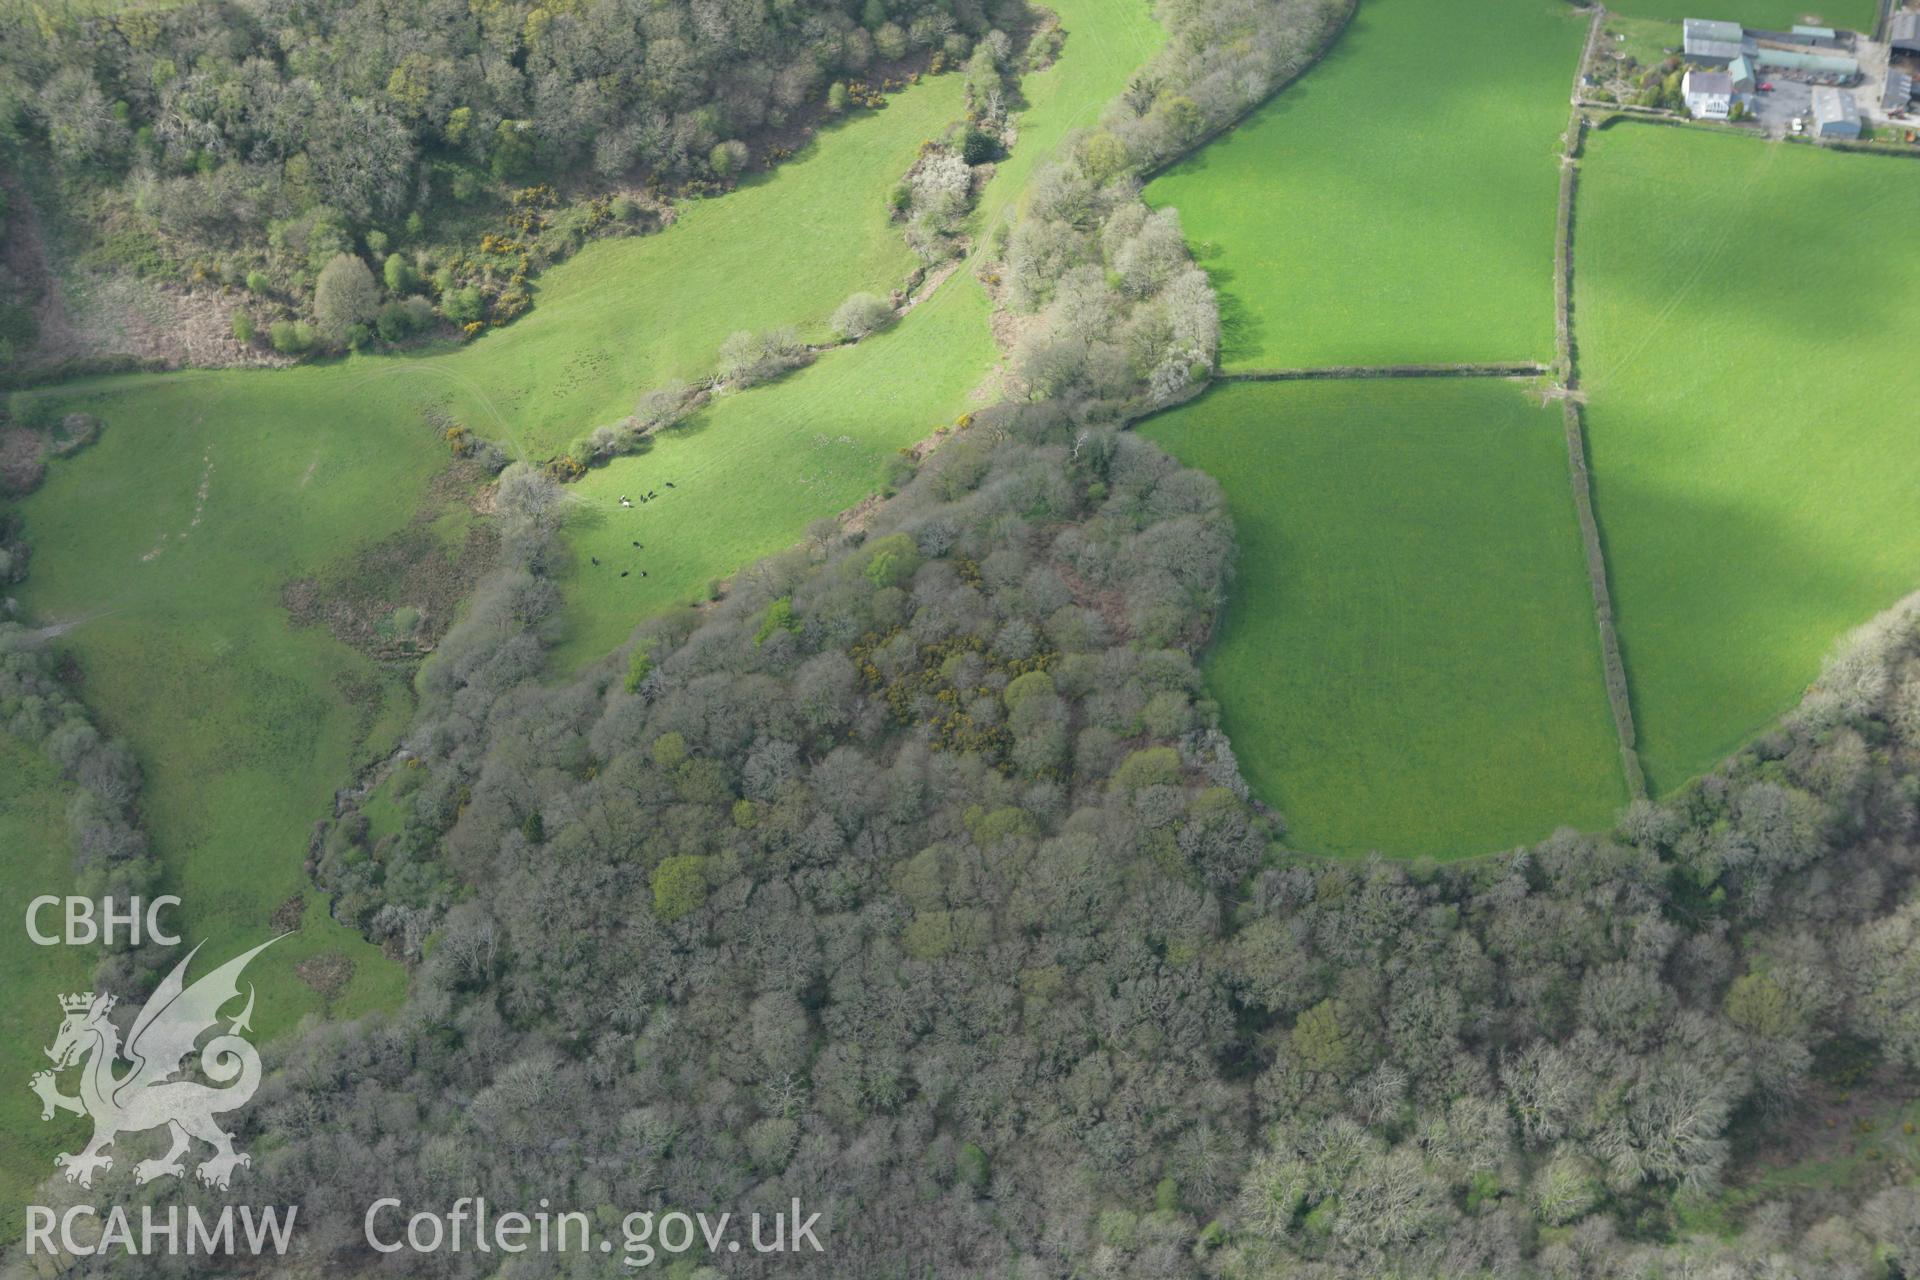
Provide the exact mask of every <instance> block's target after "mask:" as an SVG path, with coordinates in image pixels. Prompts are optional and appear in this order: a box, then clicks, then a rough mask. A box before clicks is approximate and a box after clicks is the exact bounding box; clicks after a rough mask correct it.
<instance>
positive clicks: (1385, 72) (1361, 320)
mask: <svg viewBox="0 0 1920 1280" xmlns="http://www.w3.org/2000/svg"><path fill="white" fill-rule="evenodd" d="M1585 36H1586V21H1585V19H1584V17H1583V16H1582V15H1580V14H1578V13H1576V12H1575V11H1574V10H1573V9H1572V8H1570V7H1569V6H1568V5H1566V4H1565V3H1563V0H1482V2H1481V3H1476V4H1470V5H1469V4H1451V5H1440V4H1431V3H1426V2H1425V0H1365V2H1364V3H1362V4H1361V5H1360V9H1359V12H1358V13H1357V14H1356V16H1355V17H1354V20H1353V23H1352V25H1351V26H1350V27H1349V28H1348V30H1347V32H1346V34H1345V35H1344V36H1342V37H1341V39H1340V41H1339V42H1338V43H1337V44H1336V45H1335V46H1334V47H1333V49H1332V50H1330V51H1329V53H1328V55H1327V57H1326V58H1325V59H1324V60H1323V61H1322V62H1321V63H1320V64H1319V65H1318V66H1316V67H1315V68H1314V69H1313V70H1312V71H1310V72H1308V73H1307V75H1306V76H1304V77H1303V78H1302V79H1301V80H1300V81H1299V82H1298V83H1297V84H1295V85H1293V86H1292V87H1291V88H1289V89H1287V90H1286V91H1285V92H1283V93H1281V94H1280V95H1278V96H1277V97H1275V98H1274V99H1273V100H1272V101H1270V102H1269V103H1267V104H1266V105H1265V106H1264V107H1262V108H1261V109H1260V110H1259V111H1258V112H1256V113H1255V114H1254V115H1253V116H1251V117H1250V118H1248V120H1247V121H1246V122H1244V123H1243V124H1242V125H1241V126H1240V127H1239V128H1238V129H1236V130H1235V131H1233V132H1231V133H1229V134H1227V135H1225V136H1224V137H1222V138H1221V139H1220V140H1218V141H1216V142H1214V143H1212V144H1211V145H1209V146H1208V147H1206V148H1205V149H1204V150H1202V151H1201V152H1200V153H1198V154H1197V155H1196V156H1194V157H1193V158H1192V159H1190V160H1188V161H1186V162H1184V163H1182V164H1180V165H1178V166H1176V167H1175V168H1173V169H1171V170H1169V171H1168V172H1167V173H1166V174H1165V175H1163V176H1162V177H1160V178H1159V179H1157V180H1156V181H1154V182H1153V183H1152V184H1150V185H1149V186H1148V188H1147V199H1148V200H1149V202H1151V203H1152V204H1154V205H1156V206H1161V205H1174V206H1177V207H1178V208H1179V210H1180V213H1181V216H1182V219H1183V221H1184V225H1185V227H1186V232H1187V238H1188V240H1189V242H1191V243H1192V244H1193V245H1194V247H1195V250H1196V252H1197V254H1198V256H1199V257H1200V259H1201V261H1202V263H1203V265H1205V266H1206V267H1207V268H1208V269H1209V271H1210V272H1211V273H1212V274H1213V277H1214V280H1215V283H1216V285H1217V286H1218V287H1219V289H1220V292H1221V302H1222V313H1223V319H1224V321H1225V322H1226V341H1225V345H1224V349H1223V351H1222V361H1223V363H1224V364H1225V365H1226V366H1227V367H1228V368H1230V369H1247V368H1289V367H1316V366H1322V367H1323V366H1329V365H1367V364H1404V363H1436V362H1451V361H1499V360H1526V359H1546V358H1549V357H1551V355H1552V353H1553V227H1554V209H1555V203H1556V200H1557V191H1558V182H1559V176H1558V169H1557V167H1556V157H1557V153H1558V148H1559V144H1560V136H1561V133H1562V131H1563V130H1564V128H1565V126H1566V121H1567V112H1568V94H1569V92H1570V90H1571V88H1572V83H1573V74H1574V68H1575V65H1576V64H1577V63H1578V62H1579V55H1580V49H1581V47H1582V42H1583V41H1584V39H1585Z"/></svg>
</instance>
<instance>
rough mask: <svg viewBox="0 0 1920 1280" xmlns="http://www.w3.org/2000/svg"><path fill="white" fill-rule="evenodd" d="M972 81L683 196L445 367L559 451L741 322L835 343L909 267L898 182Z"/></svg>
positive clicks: (943, 81)
mask: <svg viewBox="0 0 1920 1280" xmlns="http://www.w3.org/2000/svg"><path fill="white" fill-rule="evenodd" d="M961 88H962V86H961V78H960V77H959V76H957V75H947V76H935V77H932V78H929V79H927V80H924V81H922V82H921V83H920V84H919V85H918V86H916V87H914V88H912V89H910V90H908V91H907V92H905V93H900V94H896V95H894V96H893V97H892V98H891V99H889V100H888V103H887V105H886V107H885V108H884V109H883V110H881V111H878V112H859V113H856V114H855V115H854V116H852V117H851V118H849V119H846V120H844V121H842V122H840V123H838V124H833V125H829V126H828V127H826V128H823V129H822V130H821V131H820V133H819V135H818V136H817V137H816V138H815V140H814V141H813V142H812V143H811V144H810V145H809V146H808V147H807V148H806V150H805V151H803V152H802V153H801V155H800V156H798V157H796V158H795V159H794V160H792V161H788V162H787V163H784V164H781V165H779V166H777V167H776V168H774V169H773V170H771V171H769V172H766V173H763V174H760V175H757V176H755V177H754V178H752V179H751V180H749V181H748V182H746V183H745V184H744V185H743V186H742V187H741V189H740V190H738V191H736V192H734V193H732V194H730V195H727V196H723V197H720V198H718V199H711V200H695V201H691V202H689V203H687V204H685V205H683V206H682V207H681V209H680V216H679V218H678V219H677V220H676V221H675V222H674V224H673V225H672V226H670V227H668V228H667V229H666V230H665V231H663V232H661V233H659V234H658V235H651V236H642V237H638V238H633V239H617V240H599V241H595V242H594V243H592V244H590V245H588V246H587V247H586V248H585V249H583V250H581V251H580V253H578V254H577V255H575V256H574V257H573V258H572V259H571V260H569V261H567V262H564V263H561V264H560V265H559V266H557V267H555V268H553V269H552V270H551V271H548V272H547V273H546V274H545V275H543V276H542V277H541V278H540V280H539V282H538V287H537V289H536V291H535V306H534V309H533V310H532V311H531V312H530V313H529V314H527V315H526V316H524V317H522V318H521V319H519V320H517V321H515V322H514V323H513V325H512V326H510V327H509V328H507V329H504V330H500V331H497V332H494V333H490V334H488V335H486V336H485V337H483V338H482V339H481V340H480V341H478V342H476V343H474V344H473V345H472V346H470V347H468V348H467V349H465V350H463V351H461V352H459V353H458V354H455V355H451V356H442V357H439V358H438V359H437V360H436V363H438V364H441V365H443V366H444V368H445V370H446V373H447V376H449V377H457V378H463V379H466V380H468V381H470V382H471V383H472V385H473V386H474V387H475V388H476V390H477V391H478V392H479V393H480V394H482V395H484V396H485V397H486V399H487V401H488V402H489V404H490V405H491V406H492V408H493V410H494V411H495V412H496V413H497V414H498V415H499V416H500V418H501V419H502V420H503V421H504V422H505V423H507V424H509V430H510V431H511V433H512V435H513V436H514V438H515V439H516V440H518V441H519V442H520V443H521V445H522V446H523V447H524V448H525V449H526V450H527V452H528V453H530V454H532V455H533V456H535V457H547V456H550V455H552V454H554V453H557V452H559V451H560V450H562V449H564V448H565V447H566V445H567V443H568V442H569V441H570V440H572V439H573V438H574V437H576V436H579V435H582V434H584V433H585V432H587V431H588V430H590V429H592V428H593V427H595V426H599V425H601V424H603V423H609V422H613V421H616V420H618V419H619V418H621V417H623V416H625V415H626V414H627V413H629V412H630V411H631V410H632V409H633V404H634V401H635V400H637V399H638V398H639V396H640V395H641V393H643V392H646V391H649V390H652V389H653V388H655V387H658V386H661V385H664V384H666V383H668V382H671V381H675V380H688V381H690V380H692V379H695V378H701V377H705V376H706V375H708V374H710V373H712V372H713V368H714V357H715V355H716V353H717V352H718V351H719V348H720V344H721V343H722V342H723V341H725V340H726V337H727V335H728V334H730V333H733V332H734V331H735V330H739V329H750V330H753V331H755V332H760V331H763V330H766V329H771V328H775V327H778V326H781V325H792V326H794V327H796V328H797V329H798V330H799V331H800V334H801V336H802V337H803V338H806V339H807V340H809V341H815V342H819V341H825V340H827V338H828V332H827V321H828V319H829V318H830V317H831V316H832V314H833V311H834V308H835V307H838V306H839V305H840V304H841V303H842V302H844V301H845V300H846V298H847V295H848V294H851V293H856V292H860V291H862V290H864V291H867V292H871V293H877V294H879V295H881V296H882V297H884V296H885V295H886V294H887V293H888V291H889V290H892V289H894V288H897V287H898V286H899V285H900V284H901V283H902V282H903V281H904V280H905V279H906V276H907V273H908V272H909V271H910V270H911V269H912V267H913V264H914V257H913V254H912V252H911V251H910V250H909V249H908V248H907V245H906V240H905V239H904V237H903V236H902V234H901V228H900V226H899V225H898V224H897V223H894V222H892V221H891V220H890V217H889V213H890V211H889V209H888V206H887V192H888V191H889V190H890V189H891V188H892V187H893V185H894V184H895V183H896V182H898V181H899V180H900V178H901V176H902V175H903V174H905V173H906V171H907V170H908V169H909V168H910V167H912V165H913V162H914V158H915V157H916V156H917V155H918V154H919V150H920V144H921V143H922V142H923V141H926V140H927V139H930V138H937V137H939V136H940V134H941V133H942V132H943V131H944V130H945V129H946V127H947V126H948V125H949V124H951V123H952V122H953V121H954V120H956V119H958V118H959V117H960V114H961ZM474 425H475V427H476V429H479V430H482V431H484V430H485V429H486V428H484V427H482V426H481V424H478V423H476V424H474Z"/></svg>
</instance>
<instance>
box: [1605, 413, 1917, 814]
mask: <svg viewBox="0 0 1920 1280" xmlns="http://www.w3.org/2000/svg"><path fill="white" fill-rule="evenodd" d="M1596 430H1597V431H1600V432H1604V431H1605V430H1606V427H1605V420H1604V417H1603V418H1602V419H1601V423H1600V425H1599V426H1598V427H1596V426H1595V425H1594V424H1593V421H1592V419H1591V418H1589V423H1588V431H1589V434H1590V435H1591V434H1592V433H1593V432H1595V431H1596ZM1590 475H1591V483H1592V485H1593V504H1594V518H1595V523H1596V524H1597V525H1598V526H1599V531H1600V544H1601V547H1602V550H1603V553H1604V555H1605V557H1606V561H1607V577H1608V580H1609V585H1610V586H1611V588H1612V593H1613V606H1614V620H1615V625H1616V627H1617V629H1618V633H1619V639H1620V660H1621V665H1622V667H1623V668H1624V669H1625V671H1626V678H1627V694H1628V701H1629V705H1630V706H1631V707H1632V710H1633V721H1634V727H1635V729H1636V731H1637V736H1638V738H1639V746H1640V754H1641V761H1642V766H1643V768H1644V769H1645V772H1646V778H1647V790H1648V792H1649V793H1650V794H1651V795H1654V796H1661V795H1666V794H1669V793H1670V792H1672V791H1673V790H1675V789H1676V788H1678V787H1680V786H1682V785H1684V784H1685V783H1686V782H1687V781H1688V780H1689V779H1691V778H1693V777H1696V776H1698V775H1699V774H1701V773H1704V772H1706V771H1708V770H1710V769H1712V768H1714V767H1715V766H1716V765H1717V764H1718V763H1719V762H1720V761H1721V760H1722V759H1724V758H1725V757H1726V756H1728V755H1730V754H1732V753H1733V752H1735V751H1737V750H1739V749H1740V748H1741V746H1742V745H1743V744H1744V743H1746V742H1747V741H1749V740H1750V739H1752V738H1753V737H1754V736H1755V735H1757V734H1760V733H1763V732H1764V731H1765V730H1766V728H1767V726H1768V725H1769V724H1771V723H1772V722H1773V721H1774V719H1775V718H1777V717H1778V716H1780V715H1782V714H1784V713H1785V712H1786V711H1788V710H1789V709H1790V708H1791V707H1792V706H1793V705H1794V703H1795V702H1796V701H1797V700H1798V699H1799V697H1800V696H1801V694H1802V693H1803V692H1804V690H1805V687H1806V685H1807V684H1808V683H1809V682H1810V681H1812V680H1813V679H1814V677H1815V676H1817V675H1818V674H1819V672H1820V664H1821V662H1822V660H1823V658H1824V656H1825V654H1826V653H1827V652H1829V651H1830V650H1831V648H1832V646H1833V645H1835V644H1837V643H1838V642H1839V641H1840V639H1841V638H1842V636H1843V635H1844V634H1845V633H1846V632H1847V631H1848V630H1850V629H1851V628H1852V627H1854V626H1857V625H1859V624H1861V623H1864V622H1866V621H1867V620H1868V619H1869V618H1870V617H1872V616H1873V614H1874V613H1875V612H1876V611H1877V610H1879V609H1882V608H1884V607H1886V606H1887V605H1888V604H1891V603H1892V602H1893V601H1894V600H1895V599H1897V598H1898V597H1899V595H1900V591H1901V590H1902V589H1904V588H1897V587H1895V586H1893V585H1892V584H1886V583H1882V582H1880V581H1878V580H1877V579H1876V576H1875V575H1874V574H1873V573H1871V572H1869V571H1866V570H1863V569H1862V568H1861V566H1860V565H1858V564H1857V563H1849V562H1848V561H1847V560H1845V559H1843V558H1840V557H1836V556H1834V555H1831V554H1828V553H1826V552H1823V551H1821V550H1820V549H1819V548H1818V547H1816V546H1815V545H1814V543H1813V541H1812V540H1811V539H1809V538H1807V537H1805V536H1801V535H1800V534H1799V533H1797V532H1796V530H1795V529H1794V528H1793V527H1792V526H1791V524H1790V523H1789V522H1787V521H1784V520H1779V519H1771V518H1769V516H1768V513H1766V512H1764V511H1756V510H1754V509H1753V508H1751V507H1748V506H1745V505H1743V504H1740V503H1737V502H1732V501H1727V500H1724V499H1721V498H1718V497H1714V496H1710V495H1705V494H1702V493H1699V492H1682V491H1679V490H1678V489H1676V488H1674V487H1672V486H1670V485H1655V484H1649V483H1646V482H1644V481H1641V480H1638V479H1637V478H1635V479H1624V478H1621V477H1619V476H1617V475H1609V474H1608V473H1607V472H1605V471H1602V470H1594V471H1592V472H1591V473H1590ZM1626 513H1630V514H1626ZM1623 515H1624V517H1625V518H1624V519H1623ZM1623 525H1624V526H1626V528H1627V529H1628V532H1627V533H1626V535H1625V536H1624V537H1623V536H1622V527H1623ZM1656 539H1657V543H1656ZM1816 637H1817V641H1816V640H1815V638H1816ZM1796 639H1798V640H1799V641H1800V644H1799V645H1796V644H1795V643H1794V642H1795V640H1796ZM1810 641H1815V642H1813V643H1809V642H1810ZM1796 648H1803V652H1801V653H1799V654H1795V653H1794V652H1793V651H1794V650H1795V649H1796Z"/></svg>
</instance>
